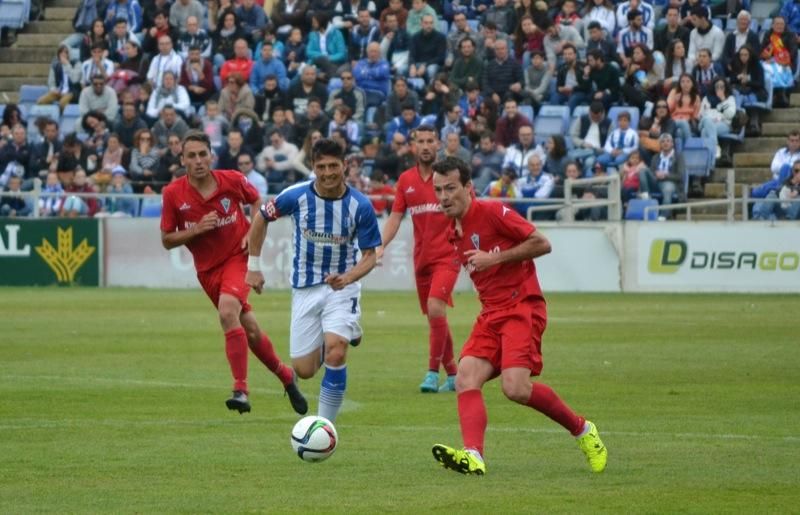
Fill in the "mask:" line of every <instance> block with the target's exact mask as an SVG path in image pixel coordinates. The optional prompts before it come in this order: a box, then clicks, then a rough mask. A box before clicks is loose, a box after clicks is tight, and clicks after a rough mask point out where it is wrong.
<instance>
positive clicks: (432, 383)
mask: <svg viewBox="0 0 800 515" xmlns="http://www.w3.org/2000/svg"><path fill="white" fill-rule="evenodd" d="M419 391H421V392H422V393H436V392H438V391H439V373H438V372H432V371H430V370H429V371H428V373H427V374H425V379H424V380H423V381H422V383H421V384H420V385H419Z"/></svg>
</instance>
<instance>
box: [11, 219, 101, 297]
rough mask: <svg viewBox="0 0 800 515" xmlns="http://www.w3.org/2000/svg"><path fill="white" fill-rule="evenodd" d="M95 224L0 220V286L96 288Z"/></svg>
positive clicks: (97, 239) (97, 248) (97, 242)
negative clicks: (56, 285) (72, 285)
mask: <svg viewBox="0 0 800 515" xmlns="http://www.w3.org/2000/svg"><path fill="white" fill-rule="evenodd" d="M99 232H100V231H99V223H98V221H97V220H93V219H46V220H22V219H15V218H0V285H3V286H34V285H55V284H58V285H71V284H76V285H83V286H99V285H100V256H101V250H102V249H101V248H100V235H99Z"/></svg>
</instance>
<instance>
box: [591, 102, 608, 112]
mask: <svg viewBox="0 0 800 515" xmlns="http://www.w3.org/2000/svg"><path fill="white" fill-rule="evenodd" d="M605 110H606V106H604V105H603V103H602V102H600V101H599V100H595V101H594V102H592V103H591V104H589V112H591V113H594V114H598V113H603V112H605Z"/></svg>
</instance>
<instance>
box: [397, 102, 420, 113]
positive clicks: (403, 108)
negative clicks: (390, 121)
mask: <svg viewBox="0 0 800 515" xmlns="http://www.w3.org/2000/svg"><path fill="white" fill-rule="evenodd" d="M409 109H410V110H412V111H414V112H416V111H417V106H415V105H414V102H410V101H409V102H405V103H404V104H403V105H402V106H400V112H403V111H408V110H409Z"/></svg>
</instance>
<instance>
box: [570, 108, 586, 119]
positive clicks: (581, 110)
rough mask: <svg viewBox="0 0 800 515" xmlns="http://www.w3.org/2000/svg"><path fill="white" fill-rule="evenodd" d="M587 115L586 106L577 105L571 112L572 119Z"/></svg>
mask: <svg viewBox="0 0 800 515" xmlns="http://www.w3.org/2000/svg"><path fill="white" fill-rule="evenodd" d="M585 114H589V106H587V105H579V106H575V109H573V111H572V118H573V119H575V118H580V117H581V116H583V115H585Z"/></svg>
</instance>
